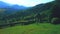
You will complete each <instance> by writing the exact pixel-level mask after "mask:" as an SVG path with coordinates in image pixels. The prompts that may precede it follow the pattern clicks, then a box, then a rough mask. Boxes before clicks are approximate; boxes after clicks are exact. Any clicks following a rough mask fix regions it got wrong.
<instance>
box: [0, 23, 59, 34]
mask: <svg viewBox="0 0 60 34" xmlns="http://www.w3.org/2000/svg"><path fill="white" fill-rule="evenodd" d="M0 34H60V25H52V24H49V23H40V24H39V25H37V24H31V25H25V26H14V27H8V28H5V29H0Z"/></svg>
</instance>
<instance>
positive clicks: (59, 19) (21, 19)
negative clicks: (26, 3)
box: [0, 0, 60, 28]
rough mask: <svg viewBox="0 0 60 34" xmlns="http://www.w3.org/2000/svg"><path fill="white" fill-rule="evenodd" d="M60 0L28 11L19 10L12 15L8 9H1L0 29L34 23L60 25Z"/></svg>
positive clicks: (30, 8)
mask: <svg viewBox="0 0 60 34" xmlns="http://www.w3.org/2000/svg"><path fill="white" fill-rule="evenodd" d="M59 3H60V0H55V1H52V2H48V3H43V4H39V5H36V6H34V7H29V8H28V9H26V10H18V11H17V12H13V13H11V14H8V13H6V11H7V9H0V28H1V27H6V26H14V25H16V24H19V25H28V24H32V23H37V24H39V23H51V24H60V12H59V11H60V4H59Z"/></svg>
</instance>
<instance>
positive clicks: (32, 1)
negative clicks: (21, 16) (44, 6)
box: [0, 0, 53, 7]
mask: <svg viewBox="0 0 60 34" xmlns="http://www.w3.org/2000/svg"><path fill="white" fill-rule="evenodd" d="M0 1H3V2H6V3H9V4H12V5H14V4H17V5H23V6H26V7H31V6H35V5H37V4H41V3H47V2H51V1H53V0H0Z"/></svg>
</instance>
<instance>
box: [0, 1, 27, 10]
mask: <svg viewBox="0 0 60 34" xmlns="http://www.w3.org/2000/svg"><path fill="white" fill-rule="evenodd" d="M0 8H5V9H16V10H17V9H26V8H27V7H25V6H20V5H17V4H15V5H11V4H8V3H5V2H2V1H0Z"/></svg>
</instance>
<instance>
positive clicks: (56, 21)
mask: <svg viewBox="0 0 60 34" xmlns="http://www.w3.org/2000/svg"><path fill="white" fill-rule="evenodd" d="M51 23H52V24H60V18H53V19H52V20H51Z"/></svg>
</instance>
